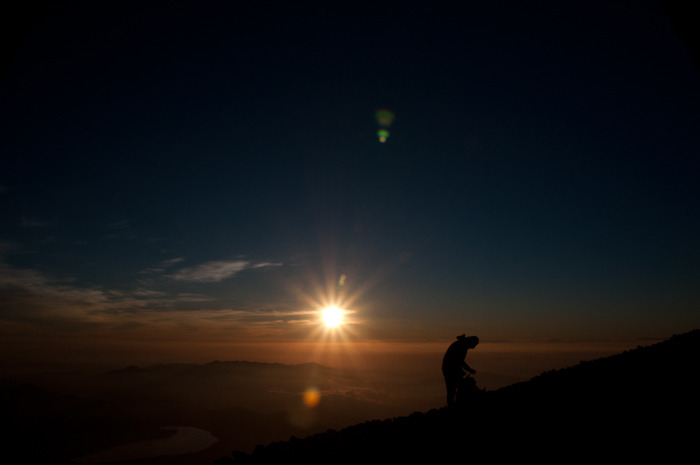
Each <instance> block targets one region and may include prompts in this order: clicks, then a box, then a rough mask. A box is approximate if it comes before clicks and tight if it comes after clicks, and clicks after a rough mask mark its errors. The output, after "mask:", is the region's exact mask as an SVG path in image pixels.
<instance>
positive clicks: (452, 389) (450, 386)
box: [445, 376, 457, 407]
mask: <svg viewBox="0 0 700 465" xmlns="http://www.w3.org/2000/svg"><path fill="white" fill-rule="evenodd" d="M445 387H446V388H447V406H448V407H452V406H453V405H454V403H455V395H456V394H457V383H456V382H455V380H454V378H452V377H450V376H445Z"/></svg>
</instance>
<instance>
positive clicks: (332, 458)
mask: <svg viewBox="0 0 700 465" xmlns="http://www.w3.org/2000/svg"><path fill="white" fill-rule="evenodd" d="M699 356H700V331H699V330H694V331H692V332H690V333H686V334H683V335H676V336H673V337H672V338H670V339H669V340H667V341H665V342H661V343H659V344H655V345H653V346H649V347H638V348H637V349H635V350H631V351H627V352H624V353H622V354H619V355H615V356H612V357H608V358H604V359H599V360H594V361H590V362H582V363H580V364H578V365H576V366H573V367H570V368H567V369H563V370H557V371H551V372H546V373H543V374H542V375H540V376H538V377H535V378H533V379H532V380H530V381H528V382H523V383H518V384H514V385H511V386H508V387H505V388H501V389H499V390H496V391H492V392H485V391H477V392H475V393H474V395H472V396H471V398H470V399H469V402H468V403H466V404H465V405H463V406H462V407H461V408H455V409H447V408H443V409H438V410H430V411H428V412H426V413H414V414H412V415H410V416H408V417H397V418H393V419H388V420H384V421H371V422H366V423H362V424H358V425H356V426H352V427H349V428H344V429H342V430H340V431H334V430H329V431H327V432H326V433H322V434H316V435H313V436H309V437H306V438H303V439H297V438H292V439H291V440H289V441H286V442H276V443H272V444H269V445H266V446H259V447H257V448H256V449H255V450H254V451H253V453H251V454H243V453H238V452H234V453H233V454H232V456H231V457H224V458H222V459H220V460H219V461H217V465H219V464H225V463H236V464H237V463H304V464H309V463H328V464H334V463H335V464H337V463H382V462H384V463H402V462H409V463H439V462H440V461H441V460H457V461H459V462H462V463H475V461H477V460H495V461H497V462H496V463H503V461H505V460H508V461H511V460H513V461H514V462H511V463H517V461H532V460H534V461H535V462H536V463H537V462H540V463H541V462H547V463H554V462H557V463H584V462H588V463H592V461H596V462H597V461H605V463H631V462H632V461H635V460H643V461H644V462H648V461H649V460H651V459H655V460H661V461H663V462H662V463H681V462H683V461H687V457H692V456H694V455H695V452H696V443H697V441H698V437H699V436H698V433H699V432H700V431H699V428H698V424H697V418H698V413H699V412H698V392H700V391H699V388H700V386H699V383H698V378H699V377H698V376H697V373H696V371H697V367H698V360H700V357H699Z"/></svg>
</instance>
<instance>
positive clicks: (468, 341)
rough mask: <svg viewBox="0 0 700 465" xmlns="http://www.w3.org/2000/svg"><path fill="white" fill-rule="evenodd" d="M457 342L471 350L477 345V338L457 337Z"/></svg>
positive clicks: (462, 335) (461, 335)
mask: <svg viewBox="0 0 700 465" xmlns="http://www.w3.org/2000/svg"><path fill="white" fill-rule="evenodd" d="M457 340H458V341H462V343H463V344H465V345H466V346H467V347H468V348H470V349H473V348H474V347H476V345H477V344H478V343H479V338H478V337H476V336H469V337H467V336H466V335H465V334H460V335H459V336H457Z"/></svg>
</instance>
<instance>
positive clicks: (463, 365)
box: [462, 361, 476, 374]
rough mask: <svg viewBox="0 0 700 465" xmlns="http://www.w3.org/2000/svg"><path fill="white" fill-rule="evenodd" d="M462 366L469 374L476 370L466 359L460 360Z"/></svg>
mask: <svg viewBox="0 0 700 465" xmlns="http://www.w3.org/2000/svg"><path fill="white" fill-rule="evenodd" d="M462 368H464V369H465V370H467V371H468V372H469V373H471V374H474V373H476V370H475V369H473V368H472V367H470V366H469V365H468V364H467V362H466V361H464V362H462Z"/></svg>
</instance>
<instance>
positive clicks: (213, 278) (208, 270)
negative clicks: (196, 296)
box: [169, 260, 280, 283]
mask: <svg viewBox="0 0 700 465" xmlns="http://www.w3.org/2000/svg"><path fill="white" fill-rule="evenodd" d="M279 265H280V264H279V263H272V262H261V263H252V262H249V261H245V260H215V261H211V262H207V263H202V264H201V265H198V266H195V267H191V268H182V269H181V270H178V271H177V272H176V273H173V274H171V275H169V276H170V277H171V278H172V279H174V280H176V281H189V282H197V283H211V282H219V281H223V280H224V279H228V278H232V277H233V276H235V275H236V274H238V273H240V272H241V271H243V270H246V269H250V268H265V267H269V266H279Z"/></svg>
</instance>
